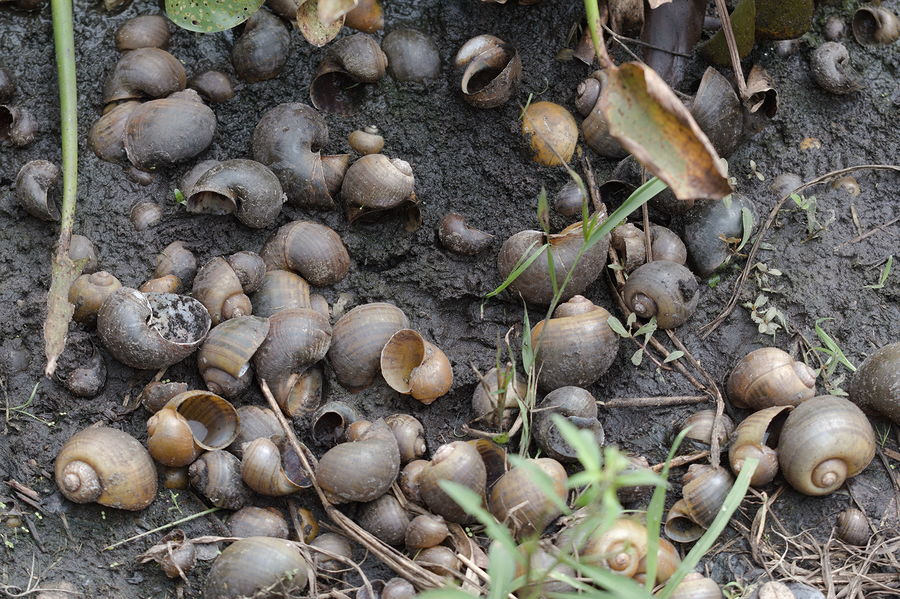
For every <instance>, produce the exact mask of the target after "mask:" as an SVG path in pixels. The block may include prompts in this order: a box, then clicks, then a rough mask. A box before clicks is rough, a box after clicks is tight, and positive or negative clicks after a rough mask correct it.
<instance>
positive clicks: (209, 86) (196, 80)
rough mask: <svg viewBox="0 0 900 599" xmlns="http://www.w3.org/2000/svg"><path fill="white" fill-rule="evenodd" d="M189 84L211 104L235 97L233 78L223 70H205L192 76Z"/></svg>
mask: <svg viewBox="0 0 900 599" xmlns="http://www.w3.org/2000/svg"><path fill="white" fill-rule="evenodd" d="M187 85H188V87H189V88H191V89H193V90H196V91H197V93H198V94H200V96H201V97H202V98H204V99H205V100H206V101H207V102H209V103H210V104H221V103H222V102H227V101H228V100H230V99H231V98H233V97H234V87H233V86H232V85H231V79H229V78H228V75H226V74H225V73H222V72H221V71H203V72H202V73H199V74H197V75H194V76H193V77H191V79H190V81H188V84H187Z"/></svg>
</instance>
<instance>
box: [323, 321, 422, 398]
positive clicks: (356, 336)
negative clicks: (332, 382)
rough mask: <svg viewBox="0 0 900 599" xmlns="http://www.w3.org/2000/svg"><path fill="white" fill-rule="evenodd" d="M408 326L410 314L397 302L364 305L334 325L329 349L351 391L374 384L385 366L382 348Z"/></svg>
mask: <svg viewBox="0 0 900 599" xmlns="http://www.w3.org/2000/svg"><path fill="white" fill-rule="evenodd" d="M407 327H409V320H408V319H407V318H406V315H405V314H404V313H403V311H402V310H400V308H398V307H397V306H395V305H393V304H388V303H372V304H363V305H361V306H357V307H355V308H353V309H352V310H350V311H349V312H347V313H346V314H344V315H343V316H342V317H341V318H340V320H338V321H337V323H335V325H334V332H333V335H332V340H331V347H330V348H329V350H328V361H329V362H330V363H331V368H332V369H333V370H334V374H335V376H336V377H337V380H338V382H339V383H340V384H341V385H342V386H343V387H344V388H346V389H348V390H349V391H351V392H356V391H361V390H362V389H365V388H366V387H368V386H369V385H371V384H372V383H373V382H374V381H375V377H376V376H378V372H379V369H380V367H381V350H382V349H383V348H384V346H385V344H386V343H387V342H388V340H389V339H390V338H391V336H393V334H394V333H396V332H397V331H399V330H401V329H405V328H407Z"/></svg>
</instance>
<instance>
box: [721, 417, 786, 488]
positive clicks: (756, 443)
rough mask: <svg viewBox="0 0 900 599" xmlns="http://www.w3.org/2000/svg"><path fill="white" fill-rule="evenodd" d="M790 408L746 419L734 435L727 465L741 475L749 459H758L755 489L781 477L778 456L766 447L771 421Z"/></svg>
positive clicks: (754, 481) (753, 477)
mask: <svg viewBox="0 0 900 599" xmlns="http://www.w3.org/2000/svg"><path fill="white" fill-rule="evenodd" d="M787 409H790V407H789V406H775V407H772V408H766V409H764V410H760V411H759V412H755V413H753V414H751V415H750V416H748V417H747V418H745V419H744V421H743V422H741V423H740V424H739V425H738V427H737V429H736V430H735V431H734V437H733V439H732V442H731V446H730V447H729V448H728V461H729V463H730V464H731V469H732V470H733V471H734V473H735V474H740V472H741V468H742V467H743V465H744V460H746V459H747V458H756V459H757V460H759V464H758V465H757V466H756V470H754V472H753V476H752V477H751V478H750V484H751V485H753V486H754V487H761V486H763V485H767V484H769V483H770V482H772V480H773V479H774V478H775V475H776V474H778V452H777V451H776V450H775V449H773V448H772V447H769V446H768V445H766V440H767V437H768V429H769V427H770V425H771V424H772V421H773V420H774V419H775V418H776V417H777V416H778V415H779V414H781V413H782V412H783V411H784V410H787Z"/></svg>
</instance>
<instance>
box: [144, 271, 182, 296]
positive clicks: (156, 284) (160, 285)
mask: <svg viewBox="0 0 900 599" xmlns="http://www.w3.org/2000/svg"><path fill="white" fill-rule="evenodd" d="M138 291H140V292H141V293H178V292H179V291H181V281H180V280H179V279H178V277H176V276H175V275H166V276H164V277H160V278H158V279H150V280H149V281H146V282H144V283H143V284H141V286H140V287H138Z"/></svg>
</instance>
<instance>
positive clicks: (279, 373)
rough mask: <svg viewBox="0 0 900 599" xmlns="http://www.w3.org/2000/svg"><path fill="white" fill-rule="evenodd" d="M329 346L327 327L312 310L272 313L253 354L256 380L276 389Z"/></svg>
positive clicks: (324, 351) (329, 327) (308, 364)
mask: <svg viewBox="0 0 900 599" xmlns="http://www.w3.org/2000/svg"><path fill="white" fill-rule="evenodd" d="M330 343H331V325H330V324H329V323H328V319H326V318H325V317H324V316H322V315H321V314H319V313H318V312H316V311H315V310H312V309H310V308H292V309H289V310H281V311H280V312H276V313H275V314H273V315H272V316H270V317H269V332H268V334H267V335H266V338H265V340H264V341H263V342H262V344H261V345H260V346H259V349H257V350H256V353H255V354H254V355H253V368H254V369H255V370H256V378H257V379H259V380H264V381H268V382H269V384H270V385H272V386H273V387H278V386H279V385H280V384H281V383H282V381H284V380H286V379H288V378H289V377H292V376H294V375H300V374H302V373H304V372H305V371H306V370H307V369H308V368H309V367H310V366H312V365H313V364H315V363H316V362H318V361H319V360H321V359H322V358H324V357H325V353H326V352H327V351H328V346H329V345H330Z"/></svg>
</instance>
